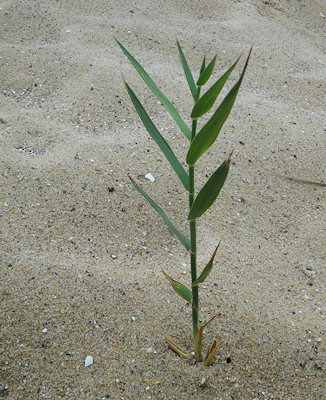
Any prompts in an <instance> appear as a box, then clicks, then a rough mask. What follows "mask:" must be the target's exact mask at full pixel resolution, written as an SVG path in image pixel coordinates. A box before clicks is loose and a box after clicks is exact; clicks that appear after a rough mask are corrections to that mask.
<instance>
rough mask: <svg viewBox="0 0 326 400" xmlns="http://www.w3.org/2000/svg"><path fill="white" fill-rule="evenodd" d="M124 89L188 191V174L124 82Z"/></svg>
mask: <svg viewBox="0 0 326 400" xmlns="http://www.w3.org/2000/svg"><path fill="white" fill-rule="evenodd" d="M125 86H126V89H127V91H128V94H129V96H130V99H131V101H132V103H133V105H134V107H135V109H136V111H137V113H138V115H139V117H140V119H141V120H142V122H143V124H144V126H145V128H146V130H147V132H148V133H149V134H150V136H151V138H152V139H153V140H154V141H155V142H156V143H157V145H158V146H159V148H160V149H161V151H162V153H163V154H164V155H165V157H166V158H167V160H168V161H169V163H170V164H171V166H172V168H173V169H174V171H175V173H176V174H177V175H178V177H179V179H180V181H181V183H182V184H183V186H184V188H185V189H186V190H187V191H189V185H190V183H189V176H188V174H187V172H186V171H185V169H184V168H183V166H182V165H181V163H180V162H179V160H178V159H177V157H176V156H175V154H174V153H173V151H172V149H171V148H170V146H169V145H168V143H167V142H166V141H165V139H164V138H163V136H162V135H161V134H160V132H159V131H158V130H157V128H156V126H155V125H154V124H153V122H152V120H151V118H150V117H149V115H148V114H147V112H146V111H145V109H144V107H143V106H142V104H141V102H140V101H139V99H138V98H137V96H136V95H135V93H134V91H133V90H132V89H131V87H130V86H129V85H128V84H127V82H125Z"/></svg>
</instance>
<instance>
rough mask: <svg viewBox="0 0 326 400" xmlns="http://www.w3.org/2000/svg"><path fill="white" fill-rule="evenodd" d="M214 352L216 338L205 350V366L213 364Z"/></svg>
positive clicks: (215, 349) (215, 350)
mask: <svg viewBox="0 0 326 400" xmlns="http://www.w3.org/2000/svg"><path fill="white" fill-rule="evenodd" d="M216 353H217V342H216V340H214V342H213V344H212V345H211V347H210V348H209V350H208V352H207V356H206V359H205V361H204V363H203V364H204V365H205V366H209V365H213V364H214V361H215V357H216Z"/></svg>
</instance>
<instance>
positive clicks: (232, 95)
mask: <svg viewBox="0 0 326 400" xmlns="http://www.w3.org/2000/svg"><path fill="white" fill-rule="evenodd" d="M250 53H251V49H250V52H249V55H248V58H247V61H246V64H245V66H244V68H243V71H242V74H241V76H240V78H239V80H238V82H237V83H236V84H235V85H234V86H233V88H232V89H231V90H230V91H229V93H228V94H227V95H226V97H225V98H224V100H223V101H222V103H221V104H220V106H219V107H218V109H217V110H216V111H215V113H214V114H213V116H212V117H211V119H210V120H209V121H208V122H207V123H206V124H205V125H204V126H203V128H202V129H201V130H200V131H199V133H198V134H197V135H196V137H195V139H194V140H193V141H192V142H191V145H190V148H189V151H188V154H187V164H188V165H190V166H192V165H194V164H195V163H196V161H197V160H198V159H199V158H200V157H201V156H202V155H203V154H204V153H205V151H206V150H207V149H208V148H209V147H210V146H211V145H212V144H213V143H214V142H215V140H216V138H217V136H218V134H219V133H220V131H221V129H222V127H223V125H224V122H225V121H226V119H227V117H228V116H229V114H230V112H231V109H232V107H233V104H234V102H235V99H236V97H237V94H238V91H239V88H240V86H241V83H242V80H243V77H244V74H245V72H246V69H247V66H248V62H249V57H250Z"/></svg>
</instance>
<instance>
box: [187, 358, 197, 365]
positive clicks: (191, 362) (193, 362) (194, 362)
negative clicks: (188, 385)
mask: <svg viewBox="0 0 326 400" xmlns="http://www.w3.org/2000/svg"><path fill="white" fill-rule="evenodd" d="M187 363H188V364H189V365H195V364H196V360H195V359H194V358H192V357H189V358H188V360H187Z"/></svg>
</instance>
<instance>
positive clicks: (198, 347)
mask: <svg viewBox="0 0 326 400" xmlns="http://www.w3.org/2000/svg"><path fill="white" fill-rule="evenodd" d="M117 43H118V45H119V46H120V48H121V50H122V51H123V53H124V54H125V55H126V56H127V58H128V60H129V61H130V62H131V64H132V65H133V66H134V68H135V69H136V71H137V72H138V73H139V75H140V76H141V77H142V78H143V80H144V82H145V83H146V85H147V86H148V87H149V88H150V89H151V91H152V92H153V94H154V95H155V96H156V97H157V98H158V100H159V101H160V102H161V103H162V104H163V105H164V106H165V108H166V110H167V111H168V113H169V114H170V115H171V117H172V118H173V119H174V121H175V123H176V124H177V126H178V127H179V129H180V130H181V132H182V133H183V135H184V136H185V137H186V139H187V140H188V141H189V149H188V152H187V154H186V157H185V158H186V163H187V169H185V167H184V166H183V164H182V163H181V162H180V161H179V160H178V158H177V157H176V156H175V154H174V153H173V151H172V149H171V147H170V146H169V144H168V143H167V142H166V140H165V139H164V138H163V136H162V135H161V133H160V132H159V130H158V129H157V128H156V126H155V125H154V123H153V122H152V120H151V118H150V116H149V115H148V114H147V112H146V110H145V108H144V107H143V105H142V104H141V102H140V101H139V99H138V98H137V96H136V94H135V93H134V91H133V90H132V88H131V87H130V86H129V85H128V83H127V82H125V86H126V89H127V92H128V94H129V96H130V99H131V101H132V103H133V105H134V107H135V109H136V111H137V113H138V115H139V117H140V119H141V121H142V122H143V124H144V126H145V128H146V130H147V132H148V133H149V135H150V136H151V138H152V139H153V140H154V141H155V142H156V143H157V145H158V146H159V148H160V149H161V151H162V152H163V154H164V156H165V157H166V159H167V160H168V162H169V163H170V165H171V167H172V169H173V170H174V171H175V173H176V174H177V176H178V178H179V179H180V182H181V184H182V186H183V188H184V189H185V191H186V192H187V193H188V196H189V211H188V221H189V237H188V236H187V235H186V234H184V233H183V232H181V231H180V230H179V229H178V228H176V227H175V225H174V224H173V223H172V222H171V220H170V219H169V218H168V217H167V215H166V214H165V212H164V211H163V209H162V208H161V207H160V206H159V205H158V204H156V202H155V201H154V200H153V199H152V198H151V197H150V196H149V195H148V194H147V193H146V192H145V191H144V190H143V189H142V188H141V187H140V186H139V185H138V184H137V183H136V182H135V181H134V180H133V179H132V178H131V177H130V179H131V182H132V184H133V185H134V187H135V188H136V189H137V190H138V191H139V192H140V193H141V194H142V195H143V196H144V198H145V199H146V200H147V201H148V202H149V204H150V205H151V206H152V207H153V208H154V209H155V210H156V211H157V212H158V214H159V215H160V216H161V217H162V219H163V221H164V222H165V223H166V225H167V227H168V228H169V230H170V231H171V232H172V234H173V235H174V236H175V237H176V238H177V239H179V241H180V242H181V243H182V245H183V246H184V247H185V249H186V250H187V251H188V252H189V253H190V264H191V271H190V272H191V273H190V276H191V285H190V287H189V288H188V287H187V286H185V285H183V284H182V283H180V282H178V281H176V280H174V279H173V278H171V277H170V276H169V275H168V274H167V273H166V272H164V271H163V274H164V275H165V277H166V278H167V279H168V281H169V282H170V284H171V285H172V287H173V289H174V290H175V292H176V293H177V294H178V295H179V296H181V297H182V298H183V299H184V300H186V301H187V302H188V303H190V304H191V306H192V327H193V339H194V352H195V359H196V362H197V363H198V362H200V361H202V347H203V345H202V336H203V330H204V328H205V327H206V325H208V324H209V323H210V322H211V321H212V320H213V319H214V318H215V316H214V317H213V318H211V319H209V320H208V321H207V322H206V323H204V324H200V322H199V311H200V309H199V286H200V285H201V284H202V283H203V282H204V281H205V280H206V278H207V277H208V275H209V274H210V272H211V270H212V268H213V262H214V259H215V256H216V253H217V251H218V247H219V244H218V245H217V247H216V248H215V250H214V252H213V255H212V256H211V258H210V259H209V261H208V263H207V265H206V266H205V267H204V268H203V269H202V272H201V273H200V274H199V275H197V239H196V222H197V219H198V218H199V217H201V216H202V215H203V214H204V213H205V212H206V211H207V210H208V209H209V208H210V207H211V206H212V204H213V203H214V202H215V200H216V198H217V197H218V195H219V193H220V191H221V189H222V188H223V186H224V183H225V181H226V178H227V176H228V173H229V169H230V163H231V156H232V152H231V153H230V155H229V156H228V157H227V159H226V160H225V161H224V162H222V164H221V165H220V166H219V167H218V168H217V169H216V171H215V172H214V173H213V174H212V175H211V176H210V178H209V179H208V180H207V182H206V183H205V185H204V186H203V187H202V188H201V189H200V190H199V191H198V192H195V165H196V162H197V161H198V159H199V158H200V157H201V156H202V155H203V154H204V153H205V152H206V151H207V150H208V149H209V148H210V147H211V146H212V145H213V144H214V142H215V141H216V139H217V137H218V135H219V133H220V131H221V129H222V127H223V125H224V123H225V121H226V120H227V118H228V116H229V114H230V112H231V110H232V107H233V104H234V102H235V100H236V97H237V95H238V91H239V88H240V86H241V83H242V81H243V77H244V74H245V71H246V69H247V66H248V62H249V58H250V53H251V50H250V51H249V55H248V57H247V60H246V62H245V65H244V67H243V70H242V73H241V75H240V77H239V79H238V80H237V81H236V83H235V84H234V85H233V87H232V88H231V89H230V90H229V92H228V93H227V95H226V96H225V98H224V99H223V100H222V101H221V103H220V104H219V106H218V107H217V109H216V111H215V112H214V113H213V115H212V116H211V117H210V118H209V119H208V121H207V122H206V123H204V124H203V125H202V127H201V129H200V130H199V131H198V132H197V122H198V119H199V118H201V117H202V116H203V115H205V114H206V113H207V112H208V111H209V110H210V109H211V108H212V107H213V106H214V104H215V102H216V100H217V97H218V95H219V94H220V92H221V90H222V89H223V87H224V85H225V83H226V82H227V80H228V78H229V76H230V75H231V73H232V71H233V70H234V68H235V67H236V65H237V63H238V61H239V59H238V60H237V61H236V62H235V63H234V64H233V65H231V67H229V68H228V69H227V70H226V72H225V73H224V74H223V75H222V76H221V77H220V78H219V79H218V80H217V81H216V82H215V83H214V84H213V85H212V86H211V87H210V88H209V89H208V90H207V91H206V92H205V93H204V95H202V96H201V93H200V92H201V88H202V87H203V86H204V85H205V84H206V83H207V82H208V80H209V79H210V77H211V75H212V73H213V70H214V66H215V62H216V56H215V57H214V58H213V59H212V61H211V62H210V63H209V64H208V65H207V66H206V57H204V58H203V61H202V64H201V67H200V72H199V77H198V79H197V80H196V81H195V79H194V77H193V74H192V72H191V70H190V68H189V64H188V62H187V60H186V57H185V55H184V52H183V50H182V48H181V46H180V44H179V42H177V48H178V52H179V57H180V60H181V64H182V68H183V71H184V74H185V77H186V80H187V82H188V85H189V89H190V92H191V95H192V98H193V103H194V105H193V108H192V110H190V112H189V115H190V117H191V119H192V126H191V128H190V127H189V126H188V125H187V124H186V123H185V122H184V120H183V119H182V118H181V116H180V114H179V112H178V111H177V109H176V108H175V107H174V105H173V104H172V103H171V102H170V101H169V100H168V99H167V97H166V96H165V95H164V94H163V93H162V92H161V90H160V89H159V88H158V86H157V85H156V84H155V82H154V81H153V80H152V78H151V77H150V76H149V75H148V73H147V72H146V71H145V69H144V68H143V67H142V66H141V65H140V64H139V63H138V61H137V60H136V59H135V58H134V57H133V56H132V55H131V54H130V53H129V51H128V50H127V49H126V48H125V47H124V46H123V45H122V44H121V43H120V42H119V41H117ZM165 342H166V343H167V344H168V346H169V347H170V348H171V349H172V350H173V351H175V352H176V353H177V354H179V356H180V357H183V358H188V354H187V352H185V351H184V350H182V349H181V348H180V347H179V346H177V345H176V344H175V343H173V342H172V340H170V339H166V340H165ZM216 352H217V343H216V341H214V343H213V344H212V345H211V346H210V347H209V349H208V352H207V355H206V358H205V359H204V361H203V363H204V365H211V364H212V363H213V362H214V359H215V354H216Z"/></svg>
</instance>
